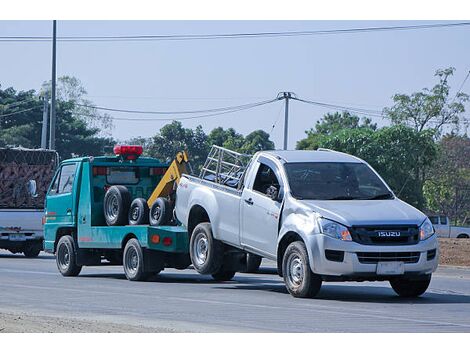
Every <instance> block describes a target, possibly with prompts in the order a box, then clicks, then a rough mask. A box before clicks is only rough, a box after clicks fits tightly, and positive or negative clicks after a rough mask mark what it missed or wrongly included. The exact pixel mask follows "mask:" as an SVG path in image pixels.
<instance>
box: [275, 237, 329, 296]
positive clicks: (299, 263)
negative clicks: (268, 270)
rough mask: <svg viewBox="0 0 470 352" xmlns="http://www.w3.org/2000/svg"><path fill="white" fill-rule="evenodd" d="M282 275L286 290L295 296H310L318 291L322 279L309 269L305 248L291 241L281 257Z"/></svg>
mask: <svg viewBox="0 0 470 352" xmlns="http://www.w3.org/2000/svg"><path fill="white" fill-rule="evenodd" d="M282 275H283V277H284V283H285V284H286V288H287V291H289V293H290V294H291V295H292V296H294V297H296V298H312V297H315V296H316V295H317V294H318V292H319V291H320V288H321V284H322V279H321V277H320V276H319V275H317V274H315V273H313V272H312V271H311V270H310V265H309V260H308V253H307V248H305V244H304V243H303V242H302V241H296V242H292V243H291V244H290V245H289V246H288V247H287V249H286V251H285V252H284V256H283V258H282Z"/></svg>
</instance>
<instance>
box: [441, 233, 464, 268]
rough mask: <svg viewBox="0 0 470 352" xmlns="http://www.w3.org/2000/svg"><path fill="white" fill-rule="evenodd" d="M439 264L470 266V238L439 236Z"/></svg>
mask: <svg viewBox="0 0 470 352" xmlns="http://www.w3.org/2000/svg"><path fill="white" fill-rule="evenodd" d="M439 250H440V256H439V264H441V265H455V266H470V240H469V239H465V238H439Z"/></svg>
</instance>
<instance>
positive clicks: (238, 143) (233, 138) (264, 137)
mask: <svg viewBox="0 0 470 352" xmlns="http://www.w3.org/2000/svg"><path fill="white" fill-rule="evenodd" d="M207 141H208V144H209V145H210V146H212V145H218V146H221V147H224V148H227V149H230V150H234V151H237V152H240V153H245V154H254V153H256V152H257V151H260V150H271V149H274V143H273V142H272V141H271V140H270V139H269V134H268V133H266V132H265V131H262V130H256V131H253V132H251V133H250V134H248V135H247V136H246V137H243V135H241V134H239V133H237V132H236V131H235V130H234V129H233V128H228V129H226V130H224V129H223V128H222V127H217V128H214V129H213V130H212V131H211V132H210V133H209V136H208V139H207Z"/></svg>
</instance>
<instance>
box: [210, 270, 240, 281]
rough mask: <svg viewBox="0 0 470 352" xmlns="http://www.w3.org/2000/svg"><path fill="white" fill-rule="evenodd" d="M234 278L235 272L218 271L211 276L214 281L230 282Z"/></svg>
mask: <svg viewBox="0 0 470 352" xmlns="http://www.w3.org/2000/svg"><path fill="white" fill-rule="evenodd" d="M234 276H235V271H226V270H220V271H218V272H216V273H214V274H212V277H213V278H214V280H215V281H230V280H232V278H233V277H234Z"/></svg>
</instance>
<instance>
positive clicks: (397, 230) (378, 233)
mask: <svg viewBox="0 0 470 352" xmlns="http://www.w3.org/2000/svg"><path fill="white" fill-rule="evenodd" d="M349 230H350V233H351V237H352V240H353V241H354V242H357V243H360V244H366V245H379V246H384V245H385V246H386V245H391V246H395V245H411V244H417V243H418V242H419V229H418V226H413V225H390V226H388V225H385V226H353V227H351V228H350V229H349Z"/></svg>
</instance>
